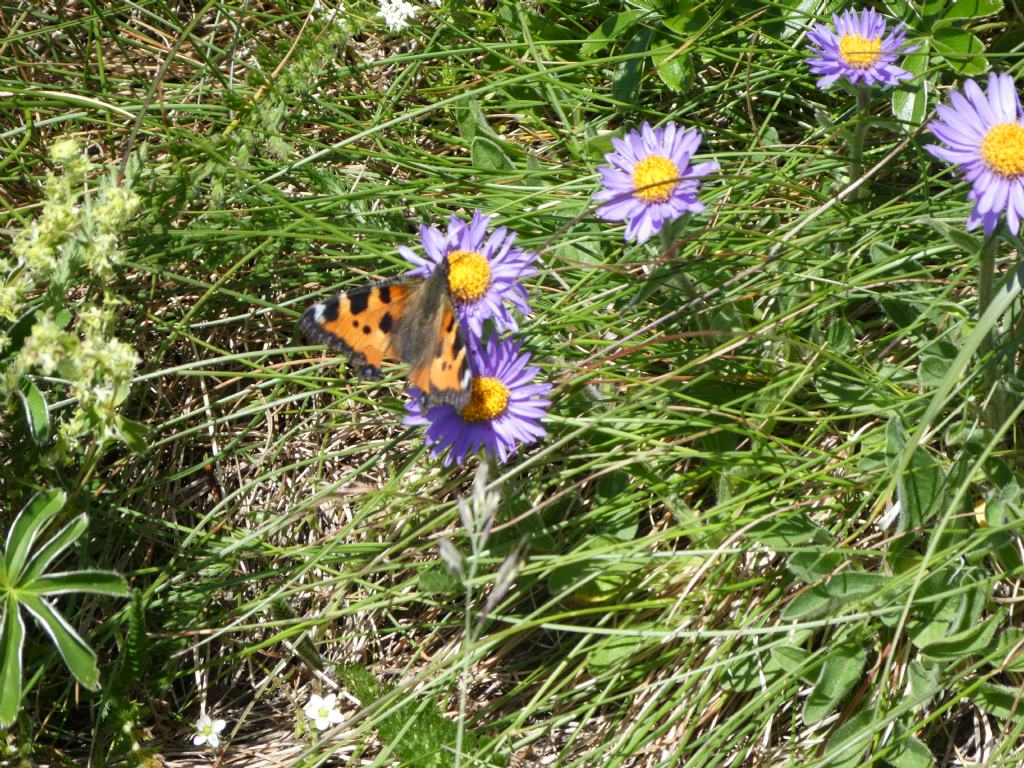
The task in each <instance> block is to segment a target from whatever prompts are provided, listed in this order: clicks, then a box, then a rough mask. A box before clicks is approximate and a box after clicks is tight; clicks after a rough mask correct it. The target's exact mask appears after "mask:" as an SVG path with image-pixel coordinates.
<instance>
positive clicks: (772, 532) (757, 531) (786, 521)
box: [747, 512, 832, 549]
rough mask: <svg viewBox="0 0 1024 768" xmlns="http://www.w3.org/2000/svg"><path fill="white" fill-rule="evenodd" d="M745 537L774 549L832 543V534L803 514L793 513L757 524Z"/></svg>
mask: <svg viewBox="0 0 1024 768" xmlns="http://www.w3.org/2000/svg"><path fill="white" fill-rule="evenodd" d="M747 535H748V536H749V537H750V538H752V539H754V540H755V541H759V542H761V543H762V544H764V545H765V546H767V547H772V548H774V549H779V548H782V547H800V546H804V545H806V544H826V543H829V542H831V541H832V534H830V533H829V532H828V531H826V530H825V529H824V528H822V527H821V526H820V525H818V524H817V523H815V522H814V521H813V520H811V518H810V517H809V516H808V515H807V513H805V512H795V513H791V514H788V515H786V516H785V517H780V518H773V519H771V520H766V521H765V522H763V523H758V524H757V525H755V526H754V527H752V528H751V529H750V530H749V531H748V533H747Z"/></svg>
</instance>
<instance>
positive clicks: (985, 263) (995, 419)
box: [978, 234, 1007, 430]
mask: <svg viewBox="0 0 1024 768" xmlns="http://www.w3.org/2000/svg"><path fill="white" fill-rule="evenodd" d="M998 246H999V236H998V235H997V234H993V235H992V236H991V237H990V238H988V240H986V241H985V244H984V245H983V246H982V247H981V263H980V264H979V265H978V320H979V321H980V320H981V318H982V315H984V314H985V310H987V309H988V306H989V304H991V303H992V296H993V290H994V287H995V274H996V249H997V248H998ZM996 344H997V339H996V328H992V329H990V330H989V331H988V333H986V334H985V338H984V340H982V342H981V346H980V347H979V349H978V352H979V354H980V355H981V358H982V360H985V359H986V358H988V357H989V356H990V354H991V353H993V352H995V350H996ZM983 370H984V375H983V381H984V384H985V394H986V397H987V398H988V400H989V407H988V415H989V419H990V426H991V427H992V429H996V430H998V429H999V428H1000V427H1001V426H1002V424H1003V420H1004V419H1005V417H1006V413H1007V410H1006V393H1005V392H1004V390H1003V389H1002V388H1001V387H1000V386H999V368H998V366H997V364H996V361H995V360H994V359H991V360H987V361H986V362H985V367H984V369H983Z"/></svg>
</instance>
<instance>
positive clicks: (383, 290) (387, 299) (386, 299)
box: [377, 285, 391, 304]
mask: <svg viewBox="0 0 1024 768" xmlns="http://www.w3.org/2000/svg"><path fill="white" fill-rule="evenodd" d="M377 295H378V296H380V300H381V302H382V303H384V304H390V303H391V288H389V287H388V286H386V285H382V286H380V288H378V289H377Z"/></svg>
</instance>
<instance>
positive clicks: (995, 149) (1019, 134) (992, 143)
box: [981, 123, 1024, 178]
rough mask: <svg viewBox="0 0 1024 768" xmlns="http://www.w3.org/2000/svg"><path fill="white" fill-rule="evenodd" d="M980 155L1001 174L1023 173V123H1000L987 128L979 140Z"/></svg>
mask: <svg viewBox="0 0 1024 768" xmlns="http://www.w3.org/2000/svg"><path fill="white" fill-rule="evenodd" d="M981 157H982V159H983V160H984V161H985V165H987V166H988V167H989V168H991V169H992V170H993V171H995V172H996V173H998V174H1001V175H1003V176H1009V177H1011V178H1012V177H1016V176H1020V175H1021V174H1024V125H1018V124H1017V123H1000V124H999V125H996V126H993V127H992V128H989V131H988V133H986V134H985V138H984V140H983V141H982V142H981Z"/></svg>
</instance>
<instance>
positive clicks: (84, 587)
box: [23, 571, 131, 597]
mask: <svg viewBox="0 0 1024 768" xmlns="http://www.w3.org/2000/svg"><path fill="white" fill-rule="evenodd" d="M23 590H24V591H25V592H29V593H32V594H36V595H39V596H43V595H62V594H67V593H69V592H88V593H90V594H94V595H110V596H111V597H128V596H129V595H130V594H131V590H130V589H128V582H127V581H125V579H124V576H122V575H121V574H120V573H115V572H114V571H69V572H67V573H51V574H48V575H46V576H40V577H39V578H38V579H36V580H35V581H34V582H32V583H31V584H29V585H27V586H26V587H24V588H23Z"/></svg>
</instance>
